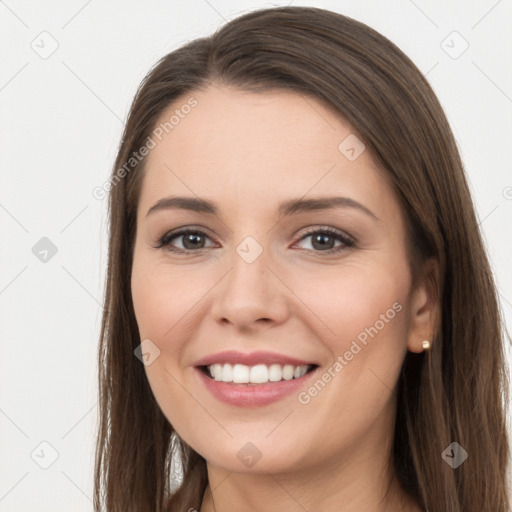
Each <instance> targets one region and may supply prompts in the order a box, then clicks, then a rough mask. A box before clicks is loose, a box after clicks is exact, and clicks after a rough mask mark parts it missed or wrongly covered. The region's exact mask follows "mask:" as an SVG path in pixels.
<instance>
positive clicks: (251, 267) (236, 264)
mask: <svg viewBox="0 0 512 512" xmlns="http://www.w3.org/2000/svg"><path fill="white" fill-rule="evenodd" d="M268 253H269V251H268V250H267V249H264V250H263V252H262V253H261V254H260V255H259V256H258V257H257V258H256V259H255V260H254V261H251V259H250V258H249V259H247V258H245V255H244V254H243V252H241V253H240V254H242V256H240V254H239V253H237V252H236V251H234V254H233V257H232V259H231V262H232V263H231V268H230V270H229V271H228V273H227V274H226V275H225V276H224V278H223V279H222V280H221V282H220V283H219V284H218V286H216V287H215V289H216V294H215V297H214V300H213V304H212V313H213V315H214V319H215V321H216V322H218V323H222V324H229V325H232V326H233V328H236V329H237V330H239V331H244V332H251V331H259V330H265V329H268V328H270V327H271V326H275V325H278V324H281V323H283V322H285V321H286V319H287V318H288V315H289V301H288V293H287V287H286V285H285V284H283V281H284V279H283V277H282V276H279V274H278V272H277V271H276V270H275V269H274V268H271V267H273V266H275V265H273V264H272V261H271V260H272V258H271V257H269V255H268Z"/></svg>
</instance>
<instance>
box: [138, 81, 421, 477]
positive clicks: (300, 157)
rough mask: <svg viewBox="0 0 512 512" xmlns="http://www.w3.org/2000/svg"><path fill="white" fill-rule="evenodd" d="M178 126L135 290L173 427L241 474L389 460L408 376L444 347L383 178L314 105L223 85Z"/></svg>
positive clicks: (149, 181)
mask: <svg viewBox="0 0 512 512" xmlns="http://www.w3.org/2000/svg"><path fill="white" fill-rule="evenodd" d="M185 105H193V106H192V107H185ZM176 110H177V111H178V112H176ZM173 115H174V116H175V117H174V118H173V121H171V122H170V123H168V124H167V126H166V129H163V130H162V129H160V131H158V132H154V133H158V137H153V139H154V143H155V144H151V145H150V146H153V145H154V147H152V149H150V153H149V156H148V160H147V167H146V175H145V177H144V181H143V186H142V189H141V195H140V198H139V206H138V213H137V236H136V243H135V250H134V262H133V273H132V282H131V286H132V295H133V303H134V308H135V314H136V319H137V323H138V326H139V331H140V339H141V341H142V340H145V341H144V342H143V344H142V352H143V353H145V354H146V356H145V370H146V373H147V377H148V379H149V383H150V385H151V389H152V391H153V393H154V395H155V397H156V400H157V402H158V404H159V406H160V407H161V409H162V411H163V413H164V414H165V416H166V417H167V418H168V420H169V422H170V423H171V424H172V425H173V427H174V428H175V430H176V431H177V433H178V434H179V435H180V437H181V438H182V439H183V440H184V441H185V442H186V443H188V444H189V445H190V446H191V447H192V448H194V450H196V451H197V452H199V453H200V454H201V455H202V456H203V457H204V458H205V459H207V461H208V463H209V464H211V465H213V466H217V467H222V468H225V469H226V470H229V471H234V472H251V471H252V472H285V471H293V470H295V469H297V468H300V469H305V468H307V467H309V468H312V467H314V466H315V465H318V464H324V465H325V464H326V463H328V462H329V461H330V462H333V463H338V464H339V463H340V461H341V460H348V459H342V458H341V457H348V456H349V455H350V457H351V458H350V460H353V458H354V457H359V456H361V457H363V456H364V457H366V458H368V457H371V456H372V453H375V451H376V450H382V447H383V446H389V443H390V440H391V436H392V430H393V422H394V415H395V407H396V402H395V396H394V392H393V389H394V387H395V383H396V382H397V379H398V375H399V371H400V367H401V364H402V361H403V359H404V356H405V354H406V351H407V349H409V350H412V351H415V352H418V351H420V349H421V342H422V340H423V339H428V336H429V334H430V333H429V332H428V330H426V321H425V315H426V313H425V312H424V308H423V305H424V303H425V300H426V295H425V293H424V290H423V289H422V288H418V289H416V290H415V291H413V290H411V274H410V269H409V265H408V260H407V254H406V238H405V225H404V219H403V215H402V213H401V210H400V208H399V204H398V201H397V199H396V197H395V195H394V192H393V191H392V189H391V187H390V185H389V184H388V182H387V181H386V180H385V179H384V174H383V172H381V171H380V170H379V169H378V168H377V167H376V166H375V164H374V162H373V161H372V159H371V157H370V155H369V152H368V151H366V150H365V149H364V146H363V145H362V143H361V142H360V141H359V139H357V138H356V135H355V134H354V133H353V129H352V128H351V126H350V125H349V124H348V123H347V122H346V121H344V120H343V119H342V118H340V117H339V116H338V115H337V114H336V113H335V112H333V111H331V110H330V109H327V108H326V107H325V106H323V105H322V104H321V103H319V102H318V101H316V100H315V99H312V98H311V97H303V96H301V95H299V94H295V93H292V92H284V91H276V92H272V93H264V94H256V93H247V92H242V91H240V90H238V89H234V88H226V87H222V88H217V87H213V86H210V87H209V88H208V89H207V90H205V91H200V92H198V91H195V92H194V93H191V94H190V95H187V96H184V97H182V98H180V99H179V100H177V101H176V102H175V103H174V104H173V105H172V106H170V107H169V108H168V109H167V110H166V111H165V113H164V114H163V115H162V116H161V122H162V123H165V122H168V121H169V119H170V118H171V116H173ZM158 124H160V123H158ZM166 131H167V132H168V133H166ZM162 135H163V136H162ZM160 138H161V140H159V139H160ZM171 197H173V198H176V197H182V198H186V200H185V199H183V200H181V201H179V200H175V201H174V202H172V203H171V201H169V200H168V198H171ZM334 198H342V199H336V200H334ZM166 201H167V202H166ZM203 202H208V205H207V207H206V206H205V205H204V204H203ZM322 202H324V203H325V204H322ZM155 205H157V206H156V207H155ZM158 205H159V206H158ZM185 228H186V229H190V230H191V231H192V232H193V233H192V234H188V235H187V234H183V233H181V234H179V235H178V234H177V232H178V231H181V230H183V229H185ZM326 230H327V231H326ZM171 231H172V232H174V234H176V236H174V237H172V236H171V235H169V236H167V239H166V240H164V242H167V245H164V246H162V247H157V246H158V245H159V242H160V241H161V239H162V237H164V235H167V234H168V233H170V232H171ZM187 250H188V251H187ZM228 351H229V352H228ZM209 363H212V365H209ZM205 366H206V368H205ZM311 369H312V371H308V373H306V374H304V372H305V371H307V370H311ZM210 370H211V371H212V372H213V375H214V377H213V378H212V377H211V374H210V373H209V371H210ZM207 374H208V375H207ZM248 379H249V380H250V382H247V380H248ZM269 379H270V380H269ZM233 381H234V382H233ZM358 454H359V455H358Z"/></svg>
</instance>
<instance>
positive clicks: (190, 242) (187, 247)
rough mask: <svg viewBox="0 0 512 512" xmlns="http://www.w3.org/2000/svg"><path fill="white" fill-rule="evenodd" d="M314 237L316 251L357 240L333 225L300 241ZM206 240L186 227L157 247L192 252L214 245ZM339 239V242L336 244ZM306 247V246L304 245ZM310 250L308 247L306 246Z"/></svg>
mask: <svg viewBox="0 0 512 512" xmlns="http://www.w3.org/2000/svg"><path fill="white" fill-rule="evenodd" d="M310 237H311V238H312V240H311V246H312V247H313V251H314V252H323V253H328V254H331V253H335V252H340V251H343V250H346V249H348V248H349V247H353V246H355V240H354V239H353V238H351V237H349V236H348V235H347V234H345V233H344V232H343V231H339V230H337V229H334V228H331V227H323V228H318V229H316V230H313V231H308V232H306V233H303V234H302V237H301V238H300V240H299V241H302V240H305V239H307V238H310ZM180 239H181V247H177V246H175V245H174V244H173V242H174V240H180ZM206 240H211V239H210V237H209V236H208V235H207V234H206V233H205V232H204V231H202V230H200V229H195V228H190V227H189V228H184V229H180V230H178V231H171V232H169V233H166V234H165V235H164V236H163V237H162V238H160V240H158V242H157V244H156V245H155V247H156V248H157V249H162V248H167V249H168V250H169V251H173V252H178V253H179V252H181V253H192V252H198V251H200V250H201V249H207V248H208V247H212V246H213V245H209V246H207V245H205V243H206ZM336 241H338V242H339V244H338V245H337V246H336V245H333V244H335V242H336ZM303 249H304V247H303ZM305 249H306V250H308V249H307V248H305Z"/></svg>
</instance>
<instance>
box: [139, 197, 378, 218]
mask: <svg viewBox="0 0 512 512" xmlns="http://www.w3.org/2000/svg"><path fill="white" fill-rule="evenodd" d="M332 208H354V209H357V210H359V211H361V212H363V213H365V214H366V215H368V216H370V217H372V218H373V219H374V220H377V221H378V220H379V218H378V217H377V215H375V214H374V213H373V212H372V211H371V210H369V209H368V208H367V207H366V206H364V205H362V204H361V203H359V202H357V201H355V200H354V199H351V198H350V197H318V198H311V199H289V200H287V201H284V202H283V203H281V204H280V205H279V208H278V210H277V211H278V214H279V216H280V217H286V216H289V215H293V214H295V213H304V212H311V211H315V210H327V209H332ZM169 209H181V210H191V211H194V212H197V213H206V214H211V215H218V214H219V209H218V207H217V206H216V205H215V203H213V202H212V201H209V200H207V199H200V198H198V197H185V196H171V197H163V198H162V199H159V200H158V201H157V202H156V203H155V204H154V205H153V206H152V207H151V208H150V209H149V210H148V211H147V213H146V217H147V216H149V215H150V214H152V213H155V212H157V211H161V210H169Z"/></svg>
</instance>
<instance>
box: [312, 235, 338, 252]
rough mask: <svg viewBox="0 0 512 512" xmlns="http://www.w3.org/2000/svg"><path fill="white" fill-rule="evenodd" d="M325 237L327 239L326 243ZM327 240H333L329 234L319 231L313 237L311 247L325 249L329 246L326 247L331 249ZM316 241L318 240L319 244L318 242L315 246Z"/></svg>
mask: <svg viewBox="0 0 512 512" xmlns="http://www.w3.org/2000/svg"><path fill="white" fill-rule="evenodd" d="M326 239H327V243H326ZM329 241H330V242H333V238H332V237H331V236H329V235H323V234H321V233H320V234H318V235H315V236H314V237H313V247H315V249H318V248H320V249H325V248H326V247H327V246H329V247H327V249H331V248H332V247H330V245H331V244H329V243H328V242H329ZM316 242H319V244H320V245H319V246H318V247H316V246H315V243H316Z"/></svg>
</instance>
